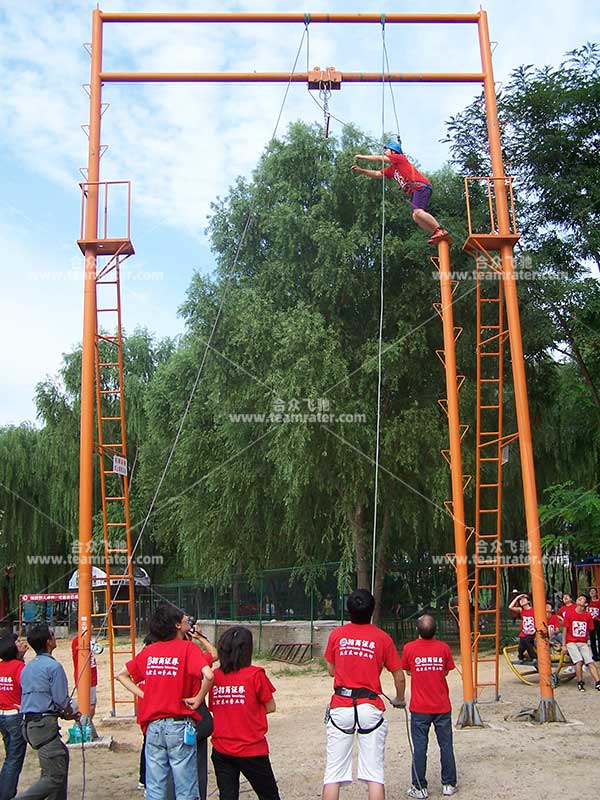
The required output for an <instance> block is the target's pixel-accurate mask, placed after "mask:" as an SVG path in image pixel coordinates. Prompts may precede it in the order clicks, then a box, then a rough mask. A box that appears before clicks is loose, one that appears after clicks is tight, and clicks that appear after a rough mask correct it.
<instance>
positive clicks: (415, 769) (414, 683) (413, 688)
mask: <svg viewBox="0 0 600 800" xmlns="http://www.w3.org/2000/svg"><path fill="white" fill-rule="evenodd" d="M436 629H437V625H436V621H435V618H434V617H432V616H431V614H423V615H422V616H420V617H419V619H418V620H417V633H418V634H419V638H418V639H415V640H414V641H412V642H407V644H405V645H404V648H403V650H402V662H401V663H402V669H404V670H406V672H409V673H410V705H409V708H410V732H411V738H412V742H413V750H414V757H413V763H412V768H411V773H412V786H411V787H410V789H409V790H408V792H407V794H408V796H409V797H413V798H416V800H425V798H427V797H429V792H428V791H427V777H426V769H427V744H428V740H429V730H430V728H431V726H432V725H433V727H434V729H435V735H436V738H437V741H438V744H439V746H440V762H441V772H442V774H441V778H442V794H443V795H444V796H445V797H449V796H450V795H453V794H456V792H457V791H458V790H457V777H456V761H455V758H454V749H453V746H452V706H451V704H450V693H449V690H448V681H447V680H446V676H447V675H448V673H449V672H450V670H452V669H454V661H453V659H452V654H451V653H450V648H449V647H448V645H447V644H446V642H441V641H440V640H439V639H436V638H435V633H436Z"/></svg>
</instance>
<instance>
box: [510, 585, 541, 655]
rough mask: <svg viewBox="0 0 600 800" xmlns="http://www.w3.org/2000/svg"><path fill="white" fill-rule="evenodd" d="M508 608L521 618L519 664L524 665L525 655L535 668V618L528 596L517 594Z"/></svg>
mask: <svg viewBox="0 0 600 800" xmlns="http://www.w3.org/2000/svg"><path fill="white" fill-rule="evenodd" d="M508 608H509V609H510V611H514V613H515V614H516V615H517V616H518V617H520V618H521V630H520V631H519V656H518V657H519V664H524V663H525V660H524V657H525V653H527V655H528V656H529V658H530V659H531V660H532V661H533V663H534V665H535V666H537V653H536V651H535V616H534V614H533V606H532V605H531V601H530V599H529V596H528V595H526V594H519V595H517V597H515V599H514V600H511V602H510V604H509V606H508Z"/></svg>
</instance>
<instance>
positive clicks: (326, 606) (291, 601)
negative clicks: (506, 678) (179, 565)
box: [137, 563, 514, 642]
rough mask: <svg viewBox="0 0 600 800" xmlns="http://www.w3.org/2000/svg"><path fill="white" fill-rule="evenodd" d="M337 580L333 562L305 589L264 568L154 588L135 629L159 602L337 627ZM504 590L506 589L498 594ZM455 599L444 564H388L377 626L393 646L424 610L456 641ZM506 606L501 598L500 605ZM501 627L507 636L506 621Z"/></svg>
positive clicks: (284, 572) (290, 576)
mask: <svg viewBox="0 0 600 800" xmlns="http://www.w3.org/2000/svg"><path fill="white" fill-rule="evenodd" d="M338 578H339V564H336V563H332V564H322V565H320V566H319V567H318V568H316V569H315V570H314V571H313V574H312V577H311V579H310V581H309V582H308V585H306V582H305V579H304V578H302V577H301V576H299V575H298V572H297V571H296V570H293V569H280V570H266V571H264V572H262V573H261V574H259V575H258V576H257V577H256V578H254V579H249V578H248V577H246V576H243V575H237V576H234V577H232V579H231V581H230V582H229V583H228V584H227V585H220V586H213V585H206V584H202V583H199V582H193V581H183V582H179V583H177V584H162V585H161V584H157V585H154V586H152V587H151V588H150V589H149V590H148V591H147V593H145V594H141V595H139V596H138V598H137V616H138V629H139V630H140V631H142V632H143V631H144V630H145V629H146V622H147V619H148V616H149V614H150V613H151V612H152V609H153V608H155V607H156V605H158V604H159V603H164V602H170V603H173V604H174V605H176V606H178V607H179V608H183V609H184V610H185V611H186V612H187V613H188V614H190V615H191V616H193V617H196V618H198V619H204V620H215V621H216V620H221V621H223V620H231V621H232V622H233V621H241V622H243V621H258V622H268V621H282V622H293V621H294V620H298V621H300V620H302V621H307V622H310V623H315V622H318V621H319V620H330V621H338V622H340V623H343V622H345V621H347V612H346V610H345V603H346V597H347V592H348V591H351V589H352V588H353V585H352V582H350V583H349V584H348V585H347V587H346V591H341V590H340V588H339V580H338ZM507 591H508V587H506V588H505V592H504V594H505V593H506V592H507ZM455 597H456V578H455V573H454V569H453V568H452V567H451V566H450V565H449V564H447V563H441V564H429V565H426V564H425V563H423V564H418V565H415V564H402V565H392V566H391V567H390V568H389V570H388V573H387V575H386V578H385V581H384V587H383V593H382V603H381V617H380V620H379V624H380V625H381V627H382V628H384V630H386V631H387V632H388V633H389V634H390V635H391V636H392V637H393V638H394V640H395V641H396V642H403V641H406V640H407V639H412V638H414V630H415V622H416V618H417V616H418V615H419V614H420V613H422V612H423V611H424V610H428V611H430V612H432V613H433V614H434V615H435V616H436V618H437V621H438V631H439V635H440V637H441V638H444V639H446V640H447V641H450V642H452V641H456V640H458V626H457V623H456V619H455V617H454V615H453V614H452V613H451V612H450V611H449V605H450V603H451V601H452V602H454V598H455ZM507 603H508V601H506V603H505V602H504V599H503V606H505V605H507ZM504 624H505V626H506V633H507V636H508V638H510V637H511V635H512V631H513V628H514V626H513V625H512V620H510V619H506V620H505V623H504Z"/></svg>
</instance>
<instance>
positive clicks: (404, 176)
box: [382, 153, 431, 194]
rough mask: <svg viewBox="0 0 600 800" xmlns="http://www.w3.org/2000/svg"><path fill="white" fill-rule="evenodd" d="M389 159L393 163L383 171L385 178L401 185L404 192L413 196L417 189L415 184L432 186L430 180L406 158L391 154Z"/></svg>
mask: <svg viewBox="0 0 600 800" xmlns="http://www.w3.org/2000/svg"><path fill="white" fill-rule="evenodd" d="M388 158H389V159H390V161H391V162H392V163H391V164H390V165H389V167H386V168H385V169H384V170H382V174H383V176H384V178H391V179H392V180H394V181H396V182H397V183H399V184H400V188H401V189H402V191H404V192H406V194H412V193H413V192H414V190H415V189H416V188H417V186H415V185H414V184H415V183H424V184H425V186H431V184H430V183H429V180H428V179H427V178H426V177H425V175H423V174H422V173H421V172H419V170H418V169H417V168H416V167H414V166H413V165H412V164H411V163H410V161H409V160H408V158H407V157H406V156H402V155H400V154H399V153H391V154H390V155H388Z"/></svg>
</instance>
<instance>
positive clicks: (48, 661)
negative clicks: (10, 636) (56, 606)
mask: <svg viewBox="0 0 600 800" xmlns="http://www.w3.org/2000/svg"><path fill="white" fill-rule="evenodd" d="M27 641H28V642H29V645H30V646H31V647H32V648H33V650H34V651H35V653H36V656H35V658H34V659H33V660H32V661H30V662H29V663H28V664H26V665H25V669H24V670H23V671H22V672H21V713H22V715H23V736H24V738H25V741H26V742H27V744H30V745H31V747H33V749H34V750H37V754H38V758H39V761H40V768H41V775H40V778H39V780H38V781H37V782H36V783H34V784H33V786H30V787H29V789H26V790H25V791H24V792H19V794H18V795H17V797H16V800H44V798H49V800H66V797H67V779H68V774H69V751H68V750H67V748H66V746H65V745H64V743H63V741H62V739H61V738H60V728H59V726H58V718H59V717H62V719H76V720H79V717H80V714H79V713H77V712H74V711H73V708H72V706H71V698H70V697H69V685H68V681H67V674H66V672H65V671H64V669H63V667H62V665H61V664H59V663H58V661H56V660H55V659H54V658H53V656H52V653H53V652H54V650H56V636H55V635H54V631H53V630H52V628H50V627H49V626H48V625H47V624H46V623H45V622H44V623H40V624H39V625H34V626H33V627H32V628H31V630H30V631H29V633H28V635H27Z"/></svg>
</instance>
